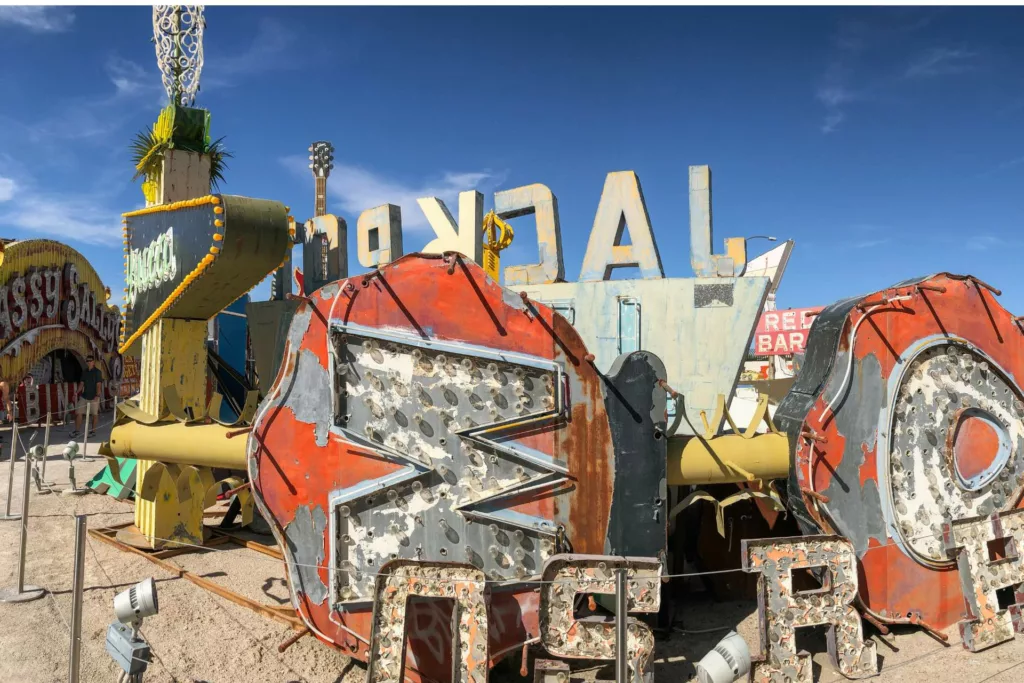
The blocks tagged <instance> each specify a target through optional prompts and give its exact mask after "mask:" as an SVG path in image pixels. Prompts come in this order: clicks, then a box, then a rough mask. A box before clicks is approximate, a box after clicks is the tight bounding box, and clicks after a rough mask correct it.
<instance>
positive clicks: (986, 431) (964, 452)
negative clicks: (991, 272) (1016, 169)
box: [775, 273, 1024, 629]
mask: <svg viewBox="0 0 1024 683" xmlns="http://www.w3.org/2000/svg"><path fill="white" fill-rule="evenodd" d="M1022 337H1024V335H1022V332H1021V328H1020V327H1019V326H1018V324H1017V323H1016V322H1015V320H1014V317H1013V315H1012V314H1010V313H1009V312H1008V311H1006V310H1005V309H1004V308H1003V307H1002V306H1000V305H999V303H998V301H997V299H996V294H995V292H993V291H992V290H991V289H990V288H988V287H987V285H984V283H980V282H979V281H977V280H975V279H973V278H971V277H969V276H968V277H965V276H957V275H951V274H948V273H943V274H940V275H936V276H932V277H929V278H919V279H916V280H910V281H907V282H902V283H899V284H897V285H894V286H893V287H890V288H889V289H886V290H884V291H882V292H879V293H876V294H871V295H868V296H863V297H854V298H851V299H847V300H844V301H840V302H837V303H836V304H833V305H832V306H829V307H827V308H825V309H824V310H823V311H822V312H821V313H820V314H819V315H818V316H817V317H816V318H815V322H814V324H813V326H812V327H811V333H810V336H809V338H808V346H807V355H806V359H805V362H804V366H803V368H802V370H801V372H800V374H799V376H798V377H797V379H796V382H795V384H794V387H793V390H792V391H791V392H790V393H789V395H787V397H786V398H785V399H784V400H783V402H782V404H781V405H780V406H779V410H778V411H777V412H776V415H775V419H776V421H777V422H778V424H779V425H780V427H782V428H783V429H784V430H786V432H787V433H788V435H789V438H790V447H791V449H792V450H791V458H792V468H791V476H790V481H789V497H788V505H789V507H790V509H791V510H792V511H793V512H794V514H795V516H796V518H797V520H798V521H799V522H800V525H801V528H802V529H803V530H804V532H805V533H811V534H813V533H823V532H824V533H838V534H842V535H844V536H846V537H847V538H849V540H850V542H851V543H853V546H854V548H855V551H856V553H857V556H858V558H859V560H860V562H861V565H862V568H863V569H862V577H863V581H862V585H861V596H860V597H861V599H862V601H863V603H864V605H865V607H866V608H867V609H868V610H870V611H871V612H872V614H873V615H874V617H875V618H877V619H879V620H882V621H891V622H906V621H907V617H906V615H907V614H910V613H919V614H920V620H921V621H923V622H925V623H927V624H929V625H930V626H931V627H934V628H938V629H943V628H946V627H948V626H950V625H952V624H953V623H956V622H957V621H958V620H959V619H960V615H961V612H962V610H963V600H962V591H961V587H960V583H959V580H958V577H957V573H956V572H954V571H951V570H952V569H953V560H952V559H951V558H950V557H949V556H947V554H946V552H945V549H944V547H943V542H942V524H943V522H945V521H946V520H949V519H957V518H962V517H973V516H984V515H989V514H991V513H993V512H999V511H1007V510H1011V509H1014V508H1016V507H1019V506H1020V502H1019V501H1020V500H1021V495H1022V490H1021V486H1022V484H1024V481H1022V479H1021V476H1020V475H1021V472H1022V471H1024V460H1022V459H1021V458H1022V457H1024V456H1022V455H1021V454H1022V453H1024V422H1022V416H1024V396H1022V393H1021V388H1020V386H1019V383H1018V381H1017V379H1015V378H1019V377H1022V376H1024V353H1022V351H1024V348H1022V344H1021V341H1022Z"/></svg>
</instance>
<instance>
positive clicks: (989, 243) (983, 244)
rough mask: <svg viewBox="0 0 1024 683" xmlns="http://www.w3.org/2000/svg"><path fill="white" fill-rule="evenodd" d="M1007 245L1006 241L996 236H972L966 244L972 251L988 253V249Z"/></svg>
mask: <svg viewBox="0 0 1024 683" xmlns="http://www.w3.org/2000/svg"><path fill="white" fill-rule="evenodd" d="M1005 244H1006V240H1004V239H1003V238H1002V237H996V236H995V235H972V236H971V237H969V238H968V239H967V241H966V242H965V243H964V246H966V247H967V248H968V249H969V250H971V251H987V250H988V249H993V248H995V247H1001V246H1003V245H1005Z"/></svg>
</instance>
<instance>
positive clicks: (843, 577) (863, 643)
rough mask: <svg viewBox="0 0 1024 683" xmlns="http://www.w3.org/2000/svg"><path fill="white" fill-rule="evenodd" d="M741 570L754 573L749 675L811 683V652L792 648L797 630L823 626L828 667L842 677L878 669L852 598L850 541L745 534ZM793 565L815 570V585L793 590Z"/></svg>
mask: <svg viewBox="0 0 1024 683" xmlns="http://www.w3.org/2000/svg"><path fill="white" fill-rule="evenodd" d="M740 552H741V554H742V561H743V570H744V571H747V572H759V573H760V577H759V579H758V591H757V592H758V617H759V621H760V635H761V650H762V652H763V653H764V655H765V658H764V660H763V661H761V662H755V663H754V665H753V668H752V669H751V680H752V681H756V682H758V683H761V682H764V683H768V682H771V683H775V682H779V683H781V682H782V681H793V682H798V683H811V681H813V680H814V677H813V675H812V660H811V656H810V655H808V654H806V653H800V652H799V651H797V648H796V630H797V629H798V628H802V627H806V626H820V625H827V626H828V653H829V657H830V658H831V659H832V664H833V666H835V667H836V669H838V671H839V672H840V673H841V674H843V675H844V676H846V677H847V678H866V677H869V676H875V675H877V674H878V655H877V652H876V650H875V642H874V641H873V640H865V639H864V631H863V627H862V625H861V620H860V614H858V613H857V610H856V609H855V608H854V606H853V601H854V600H855V599H856V597H857V586H858V580H857V558H856V556H855V555H854V552H853V546H852V545H851V544H850V542H849V541H847V540H846V539H844V538H841V537H838V536H804V537H797V538H766V539H759V540H750V539H744V540H743V542H742V544H741V549H740ZM794 569H805V570H807V569H813V570H816V571H817V573H818V574H819V575H820V578H821V584H822V587H821V589H820V590H810V591H797V590H795V589H794V587H793V570H794Z"/></svg>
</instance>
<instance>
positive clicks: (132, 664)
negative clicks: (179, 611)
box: [106, 578, 160, 683]
mask: <svg viewBox="0 0 1024 683" xmlns="http://www.w3.org/2000/svg"><path fill="white" fill-rule="evenodd" d="M159 611H160V606H159V604H157V601H156V583H154V582H153V579H151V578H150V579H146V580H145V581H142V582H140V583H137V584H135V585H134V586H132V587H131V588H129V589H128V590H126V591H123V592H121V593H118V594H117V596H116V597H115V598H114V615H115V616H116V617H117V621H118V622H120V623H113V624H111V625H110V626H109V627H107V643H106V648H107V654H109V655H110V656H111V658H113V660H114V662H115V663H116V664H117V665H118V666H120V667H121V670H122V671H124V674H122V678H121V680H123V681H126V683H142V674H143V673H145V671H146V669H147V668H148V667H149V660H150V650H149V643H147V642H146V641H145V640H144V639H143V638H142V636H141V635H140V633H139V627H140V626H141V625H142V620H143V619H144V618H146V617H151V616H153V615H154V614H156V613H157V612H159ZM125 675H127V678H125V677H124V676H125Z"/></svg>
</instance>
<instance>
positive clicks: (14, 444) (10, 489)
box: [0, 403, 21, 521]
mask: <svg viewBox="0 0 1024 683" xmlns="http://www.w3.org/2000/svg"><path fill="white" fill-rule="evenodd" d="M14 406H15V407H14V411H13V412H14V416H13V420H12V423H13V424H12V426H11V463H10V469H9V470H8V471H7V503H6V507H5V508H4V516H3V517H0V520H4V521H9V520H15V519H21V516H20V515H12V514H11V497H12V496H13V495H14V459H15V458H16V457H18V409H17V403H14Z"/></svg>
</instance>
